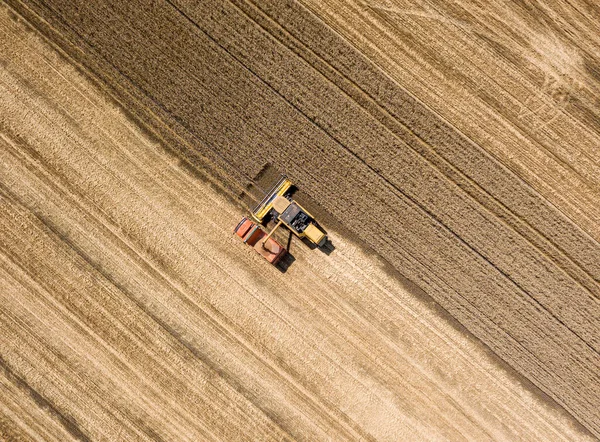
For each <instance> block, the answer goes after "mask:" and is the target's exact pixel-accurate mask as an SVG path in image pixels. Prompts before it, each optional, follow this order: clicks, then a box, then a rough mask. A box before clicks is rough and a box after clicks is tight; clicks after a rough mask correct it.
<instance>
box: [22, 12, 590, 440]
mask: <svg viewBox="0 0 600 442" xmlns="http://www.w3.org/2000/svg"><path fill="white" fill-rule="evenodd" d="M237 4H238V5H239V6H244V4H242V2H237ZM24 5H27V7H25V6H24ZM15 7H16V8H17V9H18V10H19V11H20V12H22V13H23V14H25V15H26V16H27V17H29V18H30V19H31V20H33V21H34V22H35V23H37V24H38V25H39V26H40V28H41V29H43V30H45V32H47V33H48V35H50V36H51V37H52V38H54V39H55V40H56V41H57V42H59V44H61V45H62V46H63V47H64V48H65V50H66V51H67V52H68V53H70V54H71V55H72V56H73V57H75V58H76V59H78V60H79V61H81V62H82V63H83V64H84V65H85V66H87V67H88V68H89V69H91V71H92V72H93V73H95V74H97V75H98V76H99V77H100V78H102V79H103V80H104V81H105V82H106V83H107V84H108V85H109V87H111V88H113V89H114V90H115V91H116V93H117V95H118V96H119V98H120V99H121V100H123V101H124V102H125V103H127V105H128V107H131V108H132V109H134V110H135V112H136V113H137V114H138V115H139V116H141V117H142V118H143V119H144V120H145V121H146V122H148V123H149V124H151V125H155V126H156V127H157V128H158V129H159V130H162V132H163V133H168V132H169V131H174V132H175V133H176V134H177V136H178V137H179V138H180V140H183V141H184V142H183V143H182V144H180V145H179V147H178V148H179V150H180V151H181V152H185V151H186V149H188V150H189V151H190V153H189V155H190V156H192V157H193V156H195V155H198V152H199V153H200V155H201V156H202V157H204V158H207V159H208V160H210V161H213V162H215V163H217V166H218V167H220V168H223V169H226V170H227V171H229V172H230V173H231V175H232V176H233V177H240V176H242V177H246V179H248V180H249V179H251V178H252V177H254V176H255V175H257V174H258V173H259V171H260V170H261V169H262V168H263V167H264V165H265V164H266V163H271V164H273V165H274V166H275V168H277V169H279V170H282V171H286V172H287V173H288V174H289V175H290V176H291V177H293V178H294V180H295V181H296V182H298V183H299V184H300V185H301V187H302V188H303V189H305V190H306V191H307V193H308V194H310V195H311V196H312V197H313V198H314V199H315V200H316V201H317V202H318V203H319V204H320V205H321V206H322V207H324V208H326V210H327V211H328V212H330V213H331V214H332V215H333V216H334V217H335V218H336V219H338V220H339V221H341V222H342V223H343V224H344V225H345V226H346V227H347V228H349V229H350V230H351V231H353V232H354V233H355V234H356V235H357V236H358V237H359V238H361V239H362V240H364V241H365V242H366V243H367V244H368V245H369V246H371V247H372V248H374V249H375V250H377V251H378V253H380V254H381V255H382V256H384V257H385V258H386V260H388V261H389V262H390V263H392V265H393V266H395V267H396V269H398V270H399V271H401V272H402V273H403V274H405V275H407V276H408V277H409V278H410V279H412V280H413V281H415V282H417V283H418V284H419V285H420V286H421V287H423V288H424V289H426V291H427V292H428V293H430V294H431V295H432V296H433V297H434V298H435V299H436V300H437V301H438V302H439V303H440V304H441V305H442V306H444V308H446V309H447V310H448V311H449V312H450V313H452V314H453V315H454V316H455V317H456V318H457V319H458V320H459V321H460V322H461V323H462V324H464V325H465V326H466V327H467V328H468V329H469V330H471V331H472V332H473V333H474V334H475V335H476V336H477V337H479V338H480V339H482V340H483V341H484V342H485V343H486V344H488V345H489V346H490V347H491V348H492V349H493V350H494V351H495V352H496V353H498V354H499V355H500V356H501V357H502V358H504V359H505V360H506V361H508V362H509V363H510V364H511V365H513V366H514V367H516V368H517V369H518V370H519V371H520V372H521V373H523V374H525V375H526V376H527V377H529V378H530V379H532V380H533V381H534V382H535V383H536V384H537V385H538V386H539V387H541V388H542V389H543V390H544V391H546V392H548V393H549V394H550V395H551V396H552V397H553V398H555V399H556V400H557V401H558V402H559V403H561V404H562V405H563V406H565V407H566V408H567V409H568V410H569V411H570V412H572V413H573V414H574V415H575V416H576V417H578V418H579V419H580V420H581V421H582V422H584V423H586V425H588V426H590V428H592V429H593V430H594V431H599V429H598V428H597V427H596V426H595V425H597V422H598V421H599V419H598V412H599V411H598V410H599V409H600V408H599V407H598V405H600V403H598V401H599V400H600V396H598V395H597V394H596V392H595V391H594V390H593V389H594V386H595V385H598V384H599V383H600V378H599V375H598V373H600V359H599V356H598V348H599V346H600V343H599V342H598V341H597V336H598V330H599V320H600V314H599V312H600V307H599V305H598V301H597V297H596V296H595V294H597V293H598V283H597V279H598V274H599V269H598V262H600V260H599V259H598V257H599V256H600V248H599V246H598V244H597V243H596V242H594V241H593V240H591V238H589V237H588V236H586V235H585V234H584V233H583V232H581V231H580V230H579V229H578V227H577V226H576V225H574V224H573V223H572V222H570V221H569V220H568V219H567V218H565V217H564V216H562V215H561V214H560V212H558V211H557V210H556V209H554V208H553V207H552V206H551V205H549V204H548V203H547V202H546V201H545V200H544V199H543V198H541V197H540V196H539V195H538V194H536V193H535V192H532V191H531V189H530V188H528V187H527V186H526V185H525V184H524V183H522V182H520V181H519V180H518V179H517V178H516V177H515V176H514V175H512V174H510V173H508V172H507V171H506V170H505V169H503V168H502V166H501V165H498V164H497V163H495V162H494V161H493V160H492V159H491V158H489V157H487V156H486V155H485V154H484V153H483V152H482V151H480V150H479V149H478V147H477V146H475V145H473V144H472V143H470V142H468V140H465V139H464V138H463V137H462V136H461V135H460V134H459V133H458V132H456V131H455V130H454V129H453V128H452V127H450V126H448V125H447V124H445V123H444V122H443V121H441V120H440V119H439V118H438V117H437V116H436V115H435V114H433V113H431V112H429V111H427V110H426V109H425V108H424V107H423V106H420V105H419V104H418V103H416V102H415V101H414V100H413V99H411V98H410V97H409V96H407V95H406V94H405V93H404V92H403V91H402V90H401V89H400V88H399V87H398V86H397V85H395V84H394V83H392V82H389V81H388V82H386V83H382V82H380V81H379V80H380V79H381V74H380V73H379V72H378V71H377V70H376V69H374V68H373V66H370V68H368V69H364V70H362V74H361V75H362V77H359V76H358V74H357V73H356V71H354V70H353V66H355V65H367V66H368V65H369V63H368V60H366V59H365V58H364V57H362V56H361V55H360V54H359V53H357V52H356V51H353V50H352V48H351V47H349V46H348V45H345V44H344V43H343V41H341V40H340V39H339V38H337V37H335V36H334V35H333V36H332V33H331V31H328V30H327V29H326V28H324V27H322V26H321V27H319V26H320V25H319V24H318V22H317V24H316V25H315V21H316V20H315V18H314V17H313V16H311V15H310V14H306V13H305V11H304V12H303V13H299V14H297V15H291V16H289V17H283V18H281V15H282V13H281V11H279V12H277V11H272V10H270V9H269V8H267V6H266V5H263V6H262V8H263V9H264V10H267V11H269V13H270V14H272V16H274V17H278V20H279V21H281V22H282V24H283V25H284V26H286V27H288V28H290V29H292V30H294V32H297V37H298V40H299V41H302V42H303V44H305V45H307V47H312V48H314V49H313V51H314V53H317V54H318V55H319V56H320V57H322V58H321V60H320V61H319V63H320V64H321V66H322V67H323V68H324V69H330V71H329V74H328V75H333V76H335V79H334V81H330V79H328V78H327V77H326V76H324V75H323V74H322V72H319V71H318V70H317V69H315V68H314V67H313V66H312V63H311V62H308V63H307V62H306V61H305V60H304V59H303V57H304V58H306V59H308V60H309V61H310V60H311V59H310V58H309V57H310V56H311V51H309V50H307V49H306V47H302V46H297V47H295V48H294V50H290V49H289V48H288V47H287V46H286V44H283V43H281V42H280V41H279V40H280V39H279V38H273V37H272V36H271V35H270V33H269V32H266V30H265V27H264V26H263V27H261V26H259V25H258V24H257V22H256V21H255V20H253V19H251V17H249V16H248V15H246V13H244V11H247V12H251V11H252V7H251V6H250V5H247V4H246V5H245V7H244V9H240V8H238V7H236V6H235V5H234V4H233V3H219V2H210V1H206V2H202V3H199V4H197V5H193V4H189V3H184V2H181V3H178V4H177V5H176V6H175V5H174V4H171V3H168V2H155V3H152V4H142V3H140V4H137V3H129V2H127V3H122V2H110V1H106V2H101V3H99V4H94V5H89V4H87V3H85V2H81V4H78V3H76V2H66V1H65V2H61V1H59V0H56V1H51V2H45V3H40V2H35V1H31V2H24V3H17V2H15ZM28 7H31V8H33V12H34V14H32V10H30V9H28ZM297 10H298V9H296V11H297ZM36 14H39V16H38V21H36ZM252 14H255V15H260V14H259V13H258V11H256V10H254V12H252ZM278 14H279V15H278ZM39 17H42V18H43V19H44V20H46V23H42V22H40V21H39ZM257 20H258V19H257ZM262 20H266V21H267V22H268V20H267V19H266V18H265V17H263V19H262ZM315 26H317V27H318V29H319V32H320V34H315V35H319V39H320V43H318V42H317V41H316V40H315V39H313V38H312V37H310V36H311V35H313V34H312V33H311V32H303V31H298V30H301V29H302V28H304V27H306V28H307V29H312V28H313V27H315ZM266 28H267V29H269V28H268V27H266ZM280 32H281V31H280ZM321 34H325V36H324V37H323V35H321ZM287 44H290V45H291V44H296V45H297V44H298V43H297V42H294V41H293V39H289V38H288V40H287ZM298 54H300V55H303V57H298ZM323 54H326V55H323ZM334 59H335V60H338V61H336V62H335V63H337V64H341V65H336V64H334V62H333V61H332V60H334ZM327 63H331V64H332V65H333V67H334V68H335V69H338V71H336V72H331V68H327V66H326V65H327ZM324 64H325V66H323V65H324ZM344 64H345V66H344ZM347 72H349V73H347ZM340 73H341V77H340ZM370 75H372V77H371V76H370ZM343 77H346V78H345V79H344V78H343ZM331 78H334V77H331ZM342 82H345V83H344V84H343V85H342V84H341V83H342ZM349 83H350V84H349ZM351 83H354V84H355V89H353V93H355V94H357V95H358V96H359V98H354V97H352V96H351V95H349V94H348V93H347V92H346V91H348V90H350V89H351V88H352V87H354V86H353V85H352V84H351ZM340 86H341V87H340ZM380 86H381V88H382V89H379V90H378V89H377V88H378V87H380ZM361 91H362V92H361ZM376 91H377V93H376ZM359 99H360V100H363V101H367V102H369V101H370V100H374V101H375V103H376V104H375V105H373V106H372V107H371V109H365V108H364V107H363V106H362V105H359V104H357V101H358V100H359ZM385 112H387V113H388V114H389V115H385ZM382 114H383V115H384V116H385V117H386V118H387V119H388V120H387V122H386V121H385V119H384V118H383V117H382V116H381V115H382ZM156 115H158V116H159V117H160V119H161V120H162V122H159V121H156V120H155V117H156ZM390 116H391V120H392V122H390V121H389V119H390ZM163 117H164V118H163ZM394 121H396V123H394ZM398 124H399V125H400V127H399V126H398ZM161 125H164V126H161ZM413 134H414V135H413ZM438 155H439V156H441V158H439V157H438ZM479 165H482V166H483V167H482V168H479V167H478V166H479ZM456 169H458V171H460V173H458V172H457V170H456ZM488 171H489V172H490V173H491V175H490V174H488ZM486 174H487V175H486ZM456 176H458V178H459V179H462V180H464V181H465V183H464V184H463V185H462V186H458V185H457V184H456V183H455V182H454V179H456ZM469 179H472V180H473V181H474V182H475V184H473V183H471V182H470V181H469ZM467 186H472V187H473V188H471V190H470V191H469V192H467V191H466V190H465V188H466V187H467ZM483 200H485V201H487V203H486V204H487V205H482V204H481V202H482V201H483ZM498 205H503V206H504V207H506V208H507V209H508V211H507V210H503V212H502V213H501V214H496V213H494V212H493V211H490V209H489V207H492V208H494V207H498ZM510 212H512V214H511V213H510ZM503 217H504V218H505V219H508V222H507V221H505V219H503ZM521 219H524V220H525V224H522V221H521ZM520 223H521V224H520ZM557 354H560V355H562V357H561V358H556V355H557Z"/></svg>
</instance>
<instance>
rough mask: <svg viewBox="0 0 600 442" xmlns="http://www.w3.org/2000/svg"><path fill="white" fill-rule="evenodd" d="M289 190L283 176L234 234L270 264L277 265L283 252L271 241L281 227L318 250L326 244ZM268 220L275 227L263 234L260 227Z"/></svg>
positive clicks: (325, 240)
mask: <svg viewBox="0 0 600 442" xmlns="http://www.w3.org/2000/svg"><path fill="white" fill-rule="evenodd" d="M292 187H293V184H292V182H291V181H290V180H289V179H288V178H287V177H286V176H285V175H283V176H282V177H281V178H280V179H279V180H278V181H277V183H275V185H274V186H273V187H272V188H271V189H270V190H269V192H267V194H266V195H265V197H264V198H263V199H262V201H261V202H260V203H259V204H258V205H257V206H256V207H255V208H254V210H253V211H252V213H251V214H250V219H248V218H246V217H244V218H243V219H242V221H240V223H239V224H238V226H237V227H236V228H235V231H234V232H235V233H236V234H237V235H238V236H239V237H240V238H242V239H243V240H244V242H245V243H246V244H249V245H251V246H253V247H254V249H255V250H256V251H257V252H258V253H260V254H261V255H263V256H264V257H265V258H266V259H267V261H269V262H271V263H272V264H276V263H277V261H279V259H281V257H282V256H283V255H284V254H285V252H286V250H285V248H283V246H282V245H281V244H279V243H278V242H277V241H275V240H274V239H273V238H272V235H273V233H274V232H275V231H276V230H277V229H278V228H279V227H281V226H284V227H287V228H288V229H289V230H290V232H292V233H293V234H294V235H296V236H297V237H299V238H306V239H307V240H308V241H310V242H311V243H313V244H315V245H316V246H318V247H321V246H323V245H324V244H325V243H326V242H327V235H326V234H325V232H323V231H322V230H321V229H320V228H319V227H318V225H317V223H316V221H315V219H314V217H313V216H312V215H311V214H310V213H309V212H308V211H307V210H306V209H304V208H303V207H302V206H301V205H300V204H298V203H297V202H295V201H293V200H292V199H291V189H292ZM268 220H273V221H274V222H276V223H277V224H276V225H275V227H274V228H273V230H271V232H269V233H268V234H266V233H265V232H264V231H263V230H262V228H261V226H262V225H264V224H265V222H267V221H268Z"/></svg>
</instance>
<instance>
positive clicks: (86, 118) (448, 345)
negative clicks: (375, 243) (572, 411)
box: [0, 8, 590, 440]
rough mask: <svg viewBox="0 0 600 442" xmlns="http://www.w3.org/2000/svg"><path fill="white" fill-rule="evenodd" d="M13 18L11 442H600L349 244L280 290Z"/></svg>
mask: <svg viewBox="0 0 600 442" xmlns="http://www.w3.org/2000/svg"><path fill="white" fill-rule="evenodd" d="M6 12H7V11H6V8H3V9H2V15H1V16H0V24H1V25H2V26H0V37H1V38H0V41H1V42H2V46H1V47H0V49H1V51H0V54H1V56H2V58H1V60H2V66H3V70H2V71H1V72H0V105H1V106H2V109H3V111H4V114H3V118H2V123H1V125H0V209H1V210H0V286H1V287H2V288H3V290H2V292H1V293H0V301H1V302H0V366H1V368H2V371H1V372H0V392H2V395H0V436H1V437H2V438H4V439H8V440H20V439H28V438H31V439H44V440H71V439H72V440H96V439H98V440H99V439H107V440H138V439H140V440H223V439H229V440H292V439H293V440H302V439H304V440H323V439H328V438H330V439H335V440H356V439H358V438H362V439H365V440H371V439H387V440H390V439H397V438H401V439H411V438H415V437H418V438H420V439H454V440H459V439H468V440H474V439H475V440H498V439H506V440H518V439H525V440H555V439H560V440H589V439H590V438H589V437H588V435H587V434H586V432H585V431H584V430H583V429H582V428H581V427H580V426H578V425H575V424H574V421H573V420H572V419H571V418H570V416H568V414H567V413H565V412H564V410H562V409H560V407H557V406H555V405H554V404H552V403H551V401H550V400H548V398H546V397H544V396H543V395H542V394H540V391H539V390H537V389H536V388H534V387H532V386H531V384H529V383H528V382H526V381H524V380H523V378H521V377H519V376H516V375H515V373H514V372H513V371H512V370H509V369H507V367H506V366H505V365H504V364H502V363H501V361H499V359H498V358H497V357H496V356H495V355H493V354H492V353H491V352H489V351H488V350H487V349H486V348H485V347H484V346H483V345H482V344H481V343H480V342H479V341H477V340H475V339H472V338H470V337H469V336H468V335H467V334H465V333H464V330H462V329H461V328H459V327H458V326H456V327H455V325H456V324H454V325H452V323H451V322H450V321H449V319H448V318H447V315H443V314H442V312H441V311H439V309H438V310H436V309H433V308H432V307H431V302H429V301H427V297H426V296H424V294H423V293H420V292H419V290H418V289H416V288H415V287H414V286H410V285H409V284H406V283H403V282H402V281H399V280H398V279H396V278H395V277H394V276H391V275H388V274H387V273H386V272H385V271H384V270H383V269H381V268H380V267H381V262H380V261H379V260H378V259H376V258H374V257H368V256H366V255H365V254H364V253H363V252H361V250H360V248H358V247H357V246H356V245H354V244H352V243H351V242H349V241H348V240H347V239H345V238H344V237H343V236H341V235H339V234H338V233H336V232H334V231H330V235H331V237H332V238H333V241H334V243H335V245H336V249H335V251H334V252H333V253H332V254H331V255H329V256H328V255H325V254H322V253H319V252H316V251H311V250H309V249H308V248H304V247H301V246H300V245H299V244H298V243H296V242H294V243H293V244H292V249H291V250H292V253H293V254H294V256H295V258H296V262H295V263H294V265H293V266H291V267H289V268H288V270H287V272H286V273H285V274H284V275H282V274H281V273H279V271H277V270H276V269H275V268H273V267H270V266H265V265H264V264H265V263H264V261H262V260H261V259H260V258H259V257H258V256H257V255H256V254H254V252H252V251H251V250H250V249H248V248H246V247H244V246H243V245H242V244H241V243H240V242H239V241H238V240H237V239H236V238H235V237H233V235H231V226H232V225H234V224H235V222H236V221H237V220H239V217H240V216H241V212H242V211H241V208H239V207H238V206H237V205H236V204H232V202H231V200H230V199H228V198H227V196H226V195H224V194H222V193H220V192H218V188H213V187H211V185H210V184H209V182H205V181H204V180H202V179H200V178H201V177H202V175H192V174H190V173H189V169H188V168H183V167H180V160H179V158H178V157H176V156H173V155H169V154H168V153H166V152H164V151H162V149H161V146H160V144H159V143H158V142H156V140H152V139H151V138H149V137H148V136H147V135H145V134H144V133H142V132H141V131H140V130H139V128H138V127H137V126H136V125H135V124H133V123H132V122H131V121H130V120H129V119H128V118H127V117H126V116H125V115H124V114H123V112H122V109H121V108H120V107H118V106H115V104H114V103H110V102H108V100H106V99H105V98H106V97H104V96H103V94H102V93H101V92H100V91H99V90H98V89H96V88H95V87H93V85H91V84H90V83H89V81H87V80H86V79H85V78H84V77H83V76H82V75H81V74H80V73H78V72H77V71H76V70H75V69H74V68H73V67H72V66H71V65H69V63H68V62H66V60H65V59H64V58H62V57H61V56H60V55H59V54H58V53H56V52H54V51H53V50H52V48H50V47H49V46H48V45H46V44H44V43H43V42H42V41H41V39H40V37H39V35H38V34H37V33H35V32H31V31H29V32H27V31H26V29H27V28H26V27H25V26H24V25H23V23H21V22H20V21H19V22H16V21H11V20H10V19H9V18H8V14H7V13H6Z"/></svg>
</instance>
